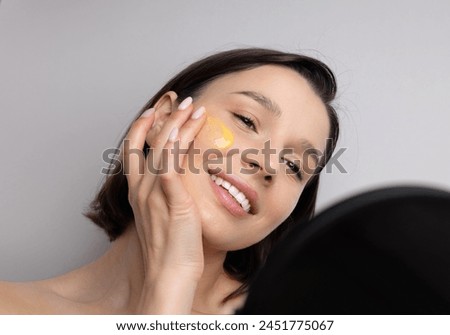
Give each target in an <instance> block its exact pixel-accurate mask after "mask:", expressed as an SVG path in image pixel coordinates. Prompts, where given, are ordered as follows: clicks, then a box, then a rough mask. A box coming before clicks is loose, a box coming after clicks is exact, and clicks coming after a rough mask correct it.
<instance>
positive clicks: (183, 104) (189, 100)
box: [178, 97, 192, 111]
mask: <svg viewBox="0 0 450 335" xmlns="http://www.w3.org/2000/svg"><path fill="white" fill-rule="evenodd" d="M191 103H192V98H191V97H187V98H186V99H184V100H183V101H182V102H181V103H180V105H179V106H178V109H179V110H180V111H182V110H185V109H186V108H188V107H189V106H190V105H191Z"/></svg>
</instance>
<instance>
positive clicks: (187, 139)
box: [175, 106, 206, 168]
mask: <svg viewBox="0 0 450 335" xmlns="http://www.w3.org/2000/svg"><path fill="white" fill-rule="evenodd" d="M205 121H206V109H205V107H203V106H201V107H200V108H198V109H197V110H196V111H195V112H194V113H192V115H191V118H190V119H189V120H188V121H187V122H186V123H185V124H184V125H183V127H181V129H180V131H179V134H178V136H179V138H180V141H179V145H178V147H179V148H178V147H177V146H176V145H175V148H176V149H179V152H180V154H181V155H180V158H179V163H180V167H181V166H184V161H185V160H186V156H187V153H188V149H189V147H190V146H191V145H192V143H193V141H194V139H195V136H197V134H198V133H199V132H200V129H202V127H203V125H204V123H205ZM194 154H195V152H194ZM188 168H189V167H188Z"/></svg>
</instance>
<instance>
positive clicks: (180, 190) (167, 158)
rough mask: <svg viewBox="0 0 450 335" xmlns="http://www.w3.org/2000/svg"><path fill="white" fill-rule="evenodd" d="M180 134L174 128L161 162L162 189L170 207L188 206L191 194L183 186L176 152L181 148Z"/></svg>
mask: <svg viewBox="0 0 450 335" xmlns="http://www.w3.org/2000/svg"><path fill="white" fill-rule="evenodd" d="M178 133H179V130H178V128H174V129H173V130H172V132H171V134H170V138H169V141H168V142H167V145H166V146H165V147H164V151H163V159H162V161H161V167H162V173H160V175H159V176H160V183H161V188H162V190H163V192H164V194H165V195H166V201H167V205H168V206H169V207H174V206H178V205H186V200H187V199H189V193H188V192H187V190H186V188H185V187H184V185H183V182H182V180H181V175H180V170H179V168H180V166H179V163H178V158H179V152H178V150H176V146H179V139H178Z"/></svg>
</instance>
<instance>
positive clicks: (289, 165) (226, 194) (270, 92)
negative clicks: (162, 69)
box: [182, 65, 330, 251]
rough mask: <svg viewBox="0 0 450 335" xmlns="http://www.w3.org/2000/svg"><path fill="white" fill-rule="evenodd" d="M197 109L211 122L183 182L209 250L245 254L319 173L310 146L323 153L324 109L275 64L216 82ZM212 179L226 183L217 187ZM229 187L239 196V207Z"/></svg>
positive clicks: (191, 155)
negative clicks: (316, 173) (298, 169)
mask: <svg viewBox="0 0 450 335" xmlns="http://www.w3.org/2000/svg"><path fill="white" fill-rule="evenodd" d="M200 106H204V107H205V108H206V114H207V116H208V117H209V119H208V120H207V121H206V122H205V125H204V126H203V128H202V130H201V131H200V133H199V134H198V136H197V137H196V139H195V141H194V144H193V146H192V147H191V150H190V152H189V157H187V158H189V159H186V160H185V164H184V168H185V169H186V174H184V175H183V176H182V178H183V181H184V183H185V185H186V187H187V189H188V190H189V192H190V193H191V195H192V196H193V198H194V200H195V202H196V203H197V205H198V208H199V211H200V213H201V218H202V225H203V235H204V240H205V243H206V245H208V246H209V247H212V248H214V249H218V250H226V251H228V250H237V249H241V248H245V247H248V246H250V245H252V244H255V243H256V242H259V241H260V240H262V239H263V238H264V237H266V236H267V235H268V234H270V232H272V231H273V230H274V229H275V228H276V227H277V226H278V225H279V224H280V223H282V222H283V221H284V220H285V219H286V218H287V217H288V216H289V214H290V213H291V212H292V210H293V209H294V207H295V205H296V203H297V201H298V199H299V197H300V195H301V193H302V190H303V188H304V187H305V184H306V183H307V181H308V180H309V179H310V178H311V177H312V173H313V170H314V168H315V166H316V163H315V159H314V156H315V155H314V154H311V152H312V150H311V148H309V146H311V147H313V148H314V149H315V150H317V151H318V152H320V153H323V152H324V150H325V146H326V139H327V137H328V133H329V127H330V126H329V120H328V115H327V111H326V107H325V105H324V104H323V103H322V101H321V100H320V98H319V97H318V96H317V95H316V94H315V93H314V92H313V90H312V88H311V87H310V85H309V84H308V82H307V81H306V80H305V79H304V78H303V77H301V76H300V75H299V74H298V73H296V72H295V71H293V70H291V69H289V68H285V67H281V66H275V65H264V66H260V67H257V68H254V69H251V70H246V71H241V72H235V73H232V74H228V75H225V76H222V77H220V78H218V79H216V80H214V81H213V82H211V83H210V84H209V85H208V86H207V87H206V88H205V89H204V90H203V91H202V93H201V95H200V96H199V97H197V98H196V99H194V108H198V107H200ZM316 157H317V156H316ZM319 159H320V157H319ZM296 166H299V167H300V171H299V173H296V172H297V169H296ZM219 171H220V172H219ZM214 174H215V175H216V176H220V177H221V179H223V180H224V181H225V183H224V182H223V181H222V182H221V181H220V179H219V180H217V178H216V181H213V179H214V177H212V175H214ZM299 175H301V178H299ZM218 184H220V185H218ZM231 186H234V187H235V188H236V189H237V191H239V192H242V195H237V196H236V197H238V200H236V197H235V196H233V195H232V194H230V192H231V193H234V194H235V195H236V193H238V192H237V191H236V190H235V189H233V190H232V189H231ZM227 188H228V190H227ZM243 196H245V197H243ZM245 199H247V200H248V205H247V200H245ZM240 202H241V203H242V204H240ZM249 206H250V208H248V207H249Z"/></svg>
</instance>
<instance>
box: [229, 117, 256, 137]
mask: <svg viewBox="0 0 450 335" xmlns="http://www.w3.org/2000/svg"><path fill="white" fill-rule="evenodd" d="M233 115H234V116H235V117H237V118H238V119H239V120H240V121H241V122H242V123H243V124H244V125H245V126H246V127H247V128H249V129H251V130H253V131H254V132H256V133H257V132H258V131H257V130H256V125H255V121H254V120H253V119H252V118H250V117H248V116H244V115H242V114H238V113H233Z"/></svg>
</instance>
